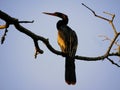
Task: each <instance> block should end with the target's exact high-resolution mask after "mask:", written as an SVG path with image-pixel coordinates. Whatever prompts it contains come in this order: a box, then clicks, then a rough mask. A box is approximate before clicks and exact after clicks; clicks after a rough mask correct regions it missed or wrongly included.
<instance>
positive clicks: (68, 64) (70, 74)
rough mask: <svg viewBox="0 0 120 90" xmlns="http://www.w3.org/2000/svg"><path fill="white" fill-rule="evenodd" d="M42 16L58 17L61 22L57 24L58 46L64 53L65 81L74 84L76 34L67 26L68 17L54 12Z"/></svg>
mask: <svg viewBox="0 0 120 90" xmlns="http://www.w3.org/2000/svg"><path fill="white" fill-rule="evenodd" d="M44 14H47V15H52V16H57V17H60V18H61V19H62V20H59V21H58V22H57V29H58V39H57V40H58V44H59V46H60V48H61V50H62V52H64V53H66V55H67V56H66V60H65V81H66V82H67V83H68V84H69V85H70V84H73V85H74V84H75V83H76V74H75V59H74V56H75V53H76V50H77V45H78V39H77V35H76V33H75V32H74V31H73V30H72V29H71V28H70V27H69V26H67V24H68V17H67V15H65V14H63V13H60V12H55V13H47V12H44Z"/></svg>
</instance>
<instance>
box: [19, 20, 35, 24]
mask: <svg viewBox="0 0 120 90" xmlns="http://www.w3.org/2000/svg"><path fill="white" fill-rule="evenodd" d="M33 22H34V20H32V21H18V23H33Z"/></svg>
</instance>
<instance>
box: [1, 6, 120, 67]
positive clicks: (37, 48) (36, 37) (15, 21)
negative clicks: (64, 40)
mask: <svg viewBox="0 0 120 90" xmlns="http://www.w3.org/2000/svg"><path fill="white" fill-rule="evenodd" d="M83 5H84V4H83ZM84 6H86V5H84ZM86 7H87V6H86ZM87 8H88V9H89V10H90V11H92V12H93V14H94V15H95V16H96V17H99V18H102V19H105V20H107V21H109V20H108V19H106V18H104V17H101V16H98V15H96V13H95V12H94V11H93V10H92V9H90V8H89V7H87ZM0 18H1V19H2V20H4V21H5V22H6V23H7V24H8V26H9V25H11V24H12V25H14V26H15V28H16V29H17V30H18V31H20V32H22V33H24V34H26V35H27V36H29V37H31V38H32V39H33V42H34V45H35V58H36V57H37V55H38V54H39V53H40V54H43V50H41V49H40V46H39V44H38V41H39V40H40V41H42V42H43V43H44V44H45V45H46V47H47V48H48V49H49V50H50V51H51V52H52V53H54V54H56V55H60V56H63V57H66V56H67V55H66V54H65V53H63V52H61V51H58V50H56V49H54V48H53V46H52V45H51V44H50V42H49V40H48V39H47V38H44V37H42V36H40V35H37V34H35V33H33V32H31V31H30V30H28V29H26V28H25V27H23V26H22V25H20V23H33V21H19V20H18V19H16V18H13V17H11V16H9V15H8V14H6V13H4V12H3V11H0ZM4 28H6V27H5V26H3V28H0V29H4ZM119 34H120V33H117V34H116V36H115V37H114V38H113V41H112V42H111V44H110V46H109V48H108V50H107V52H106V53H105V54H104V55H101V56H97V57H87V56H79V55H76V56H75V57H74V58H75V59H76V60H84V61H99V60H104V59H107V58H108V57H110V56H120V53H118V52H115V53H110V50H111V48H112V46H113V44H114V43H115V41H116V39H117V38H118V36H119ZM117 66H119V65H117Z"/></svg>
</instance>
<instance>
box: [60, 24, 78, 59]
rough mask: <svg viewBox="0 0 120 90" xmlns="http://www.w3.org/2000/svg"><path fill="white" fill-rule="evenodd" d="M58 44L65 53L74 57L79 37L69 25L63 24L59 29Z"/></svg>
mask: <svg viewBox="0 0 120 90" xmlns="http://www.w3.org/2000/svg"><path fill="white" fill-rule="evenodd" d="M58 44H59V46H60V48H61V50H62V51H63V52H64V53H68V55H69V56H71V57H73V56H74V55H75V53H76V50H77V44H78V39H77V35H76V33H75V32H74V31H73V30H72V29H71V28H70V27H68V26H61V28H60V30H58Z"/></svg>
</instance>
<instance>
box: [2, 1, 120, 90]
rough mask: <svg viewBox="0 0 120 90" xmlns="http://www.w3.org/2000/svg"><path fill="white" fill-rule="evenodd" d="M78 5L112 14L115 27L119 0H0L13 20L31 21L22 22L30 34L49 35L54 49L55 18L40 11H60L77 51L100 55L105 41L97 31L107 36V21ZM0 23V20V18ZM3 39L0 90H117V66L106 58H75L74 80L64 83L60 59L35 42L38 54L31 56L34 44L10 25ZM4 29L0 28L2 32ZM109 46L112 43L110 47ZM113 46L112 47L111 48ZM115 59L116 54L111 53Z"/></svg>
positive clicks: (119, 12) (119, 71)
mask: <svg viewBox="0 0 120 90" xmlns="http://www.w3.org/2000/svg"><path fill="white" fill-rule="evenodd" d="M81 3H85V4H86V5H88V6H89V7H91V8H92V9H93V10H94V11H96V13H97V14H99V15H102V16H105V17H107V18H110V17H109V16H108V15H105V14H103V11H107V12H110V13H114V14H116V17H115V19H114V24H115V26H116V29H117V31H118V32H119V31H120V30H119V28H120V17H119V15H120V5H119V3H120V1H119V0H99V1H98V0H54V1H50V0H35V1H34V0H31V1H30V0H18V1H16V0H1V2H0V10H2V11H4V12H6V13H8V14H9V15H11V16H12V17H15V18H18V19H19V20H30V21H31V20H34V21H35V22H34V23H32V24H22V25H23V26H25V27H26V28H28V29H29V30H31V31H32V32H34V33H36V34H38V35H41V36H44V37H46V38H49V41H50V43H51V44H52V45H53V47H54V48H55V49H57V50H60V48H59V46H58V44H57V40H56V38H57V30H56V23H57V21H58V20H59V18H57V17H51V16H47V15H44V14H42V12H56V11H59V12H63V13H65V14H67V15H68V17H69V24H68V25H69V26H70V27H71V28H72V29H73V30H75V32H76V33H77V36H78V39H79V45H78V50H77V55H81V56H82V55H83V56H93V57H94V56H98V55H103V54H104V53H105V51H106V50H107V48H108V46H109V43H110V42H109V41H102V40H103V38H100V37H98V36H99V35H106V36H108V37H110V38H113V30H112V27H111V26H110V24H109V23H108V22H106V21H104V20H101V19H99V18H96V17H94V16H93V14H92V13H91V12H90V11H89V10H88V9H86V8H85V7H84V6H82V5H81ZM0 24H4V21H2V20H0ZM8 30H9V32H8V33H7V37H6V40H5V42H4V44H3V45H0V90H120V86H119V83H120V79H119V78H120V77H119V76H120V69H119V68H118V67H116V66H114V65H112V64H111V63H110V62H109V61H108V60H106V59H105V60H104V61H96V62H86V61H77V60H76V75H77V83H76V85H74V86H69V85H67V84H66V83H65V81H64V58H63V57H61V56H57V55H55V54H53V53H51V52H50V51H49V50H48V49H47V48H46V46H45V45H44V44H43V43H42V42H39V45H40V47H41V48H42V49H43V50H44V54H42V55H38V57H37V59H34V52H35V51H34V43H33V41H32V40H31V38H29V37H28V36H26V35H25V34H23V33H20V32H19V31H17V30H16V29H15V28H14V26H12V25H11V26H10V27H9V28H8ZM3 32H4V31H2V30H1V31H0V36H2V34H3ZM114 48H115V47H114ZM114 48H113V49H114ZM113 59H114V61H116V62H118V60H119V58H117V57H113Z"/></svg>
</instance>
